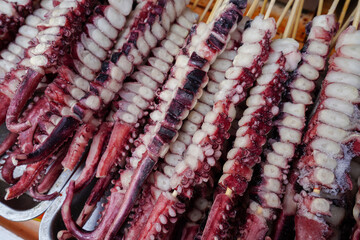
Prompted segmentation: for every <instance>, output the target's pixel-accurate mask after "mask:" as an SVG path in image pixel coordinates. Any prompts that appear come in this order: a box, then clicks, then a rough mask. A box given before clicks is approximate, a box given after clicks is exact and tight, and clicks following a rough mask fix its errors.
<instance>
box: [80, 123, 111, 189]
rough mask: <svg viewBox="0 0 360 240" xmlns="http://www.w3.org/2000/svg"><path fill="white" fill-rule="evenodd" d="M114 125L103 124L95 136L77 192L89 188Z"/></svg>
mask: <svg viewBox="0 0 360 240" xmlns="http://www.w3.org/2000/svg"><path fill="white" fill-rule="evenodd" d="M112 125H113V124H112V123H107V122H105V123H103V124H101V126H100V129H99V131H98V132H97V134H96V135H95V137H94V139H93V141H92V143H91V146H90V150H89V153H88V155H87V158H86V161H85V167H84V168H83V170H82V171H81V175H80V176H79V177H78V178H77V179H76V181H75V191H79V190H80V189H82V188H84V187H85V186H87V185H88V184H89V183H90V181H91V179H92V178H93V176H94V174H95V171H96V168H97V165H98V162H99V161H100V156H101V153H102V152H103V148H104V145H105V144H106V143H107V141H106V139H107V137H108V136H109V135H110V132H111V130H112Z"/></svg>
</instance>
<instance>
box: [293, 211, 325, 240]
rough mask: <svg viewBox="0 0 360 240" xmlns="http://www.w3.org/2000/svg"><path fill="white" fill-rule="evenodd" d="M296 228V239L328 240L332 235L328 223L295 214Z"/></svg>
mask: <svg viewBox="0 0 360 240" xmlns="http://www.w3.org/2000/svg"><path fill="white" fill-rule="evenodd" d="M295 230H296V239H303V240H326V239H328V238H329V237H330V236H331V229H330V228H329V226H328V225H327V224H325V223H321V222H319V221H316V220H312V219H309V218H307V217H304V216H300V215H296V216H295Z"/></svg>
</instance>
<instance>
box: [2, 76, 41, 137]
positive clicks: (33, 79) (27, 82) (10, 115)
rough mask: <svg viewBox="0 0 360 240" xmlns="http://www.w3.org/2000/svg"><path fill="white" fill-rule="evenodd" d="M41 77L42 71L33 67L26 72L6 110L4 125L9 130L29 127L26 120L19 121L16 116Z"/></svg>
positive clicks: (16, 130) (13, 130) (22, 129)
mask: <svg viewBox="0 0 360 240" xmlns="http://www.w3.org/2000/svg"><path fill="white" fill-rule="evenodd" d="M43 77H44V75H43V74H42V73H39V72H37V71H35V70H33V69H29V70H28V71H27V72H26V74H25V77H24V80H23V81H22V82H21V84H20V86H19V87H18V89H17V90H16V93H15V95H14V96H13V98H12V100H11V102H10V105H9V107H8V110H7V114H6V127H7V128H8V129H9V131H11V132H15V133H19V132H22V131H24V130H26V129H28V128H30V127H31V124H30V122H28V121H26V122H23V123H19V121H18V117H19V115H20V114H21V111H22V109H23V108H24V106H25V105H26V103H27V101H28V100H29V99H30V98H31V96H32V95H33V93H34V92H35V90H36V87H37V86H38V84H39V83H40V81H41V79H42V78H43Z"/></svg>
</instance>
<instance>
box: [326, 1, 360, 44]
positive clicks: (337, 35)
mask: <svg viewBox="0 0 360 240" xmlns="http://www.w3.org/2000/svg"><path fill="white" fill-rule="evenodd" d="M357 9H358V7H356V8H355V9H354V11H352V13H351V14H350V16H349V17H348V19H347V20H346V22H345V23H344V24H343V25H342V26H341V28H340V29H339V31H338V32H337V33H336V35H335V37H334V38H333V39H332V42H331V47H330V49H332V48H333V47H334V46H335V43H336V41H337V39H338V38H339V36H340V34H341V33H342V32H343V31H344V30H345V29H346V28H347V27H348V26H349V24H350V22H351V20H352V19H353V17H354V15H355V12H356V10H357Z"/></svg>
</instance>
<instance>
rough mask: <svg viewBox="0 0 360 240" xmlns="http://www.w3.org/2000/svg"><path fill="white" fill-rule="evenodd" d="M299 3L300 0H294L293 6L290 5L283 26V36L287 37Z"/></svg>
mask: <svg viewBox="0 0 360 240" xmlns="http://www.w3.org/2000/svg"><path fill="white" fill-rule="evenodd" d="M299 3H300V0H295V3H294V6H293V7H292V9H291V12H290V17H289V20H288V22H287V24H286V27H285V31H284V35H283V38H287V37H288V36H289V34H290V31H291V28H292V25H293V22H294V18H295V15H296V12H297V8H298V6H299Z"/></svg>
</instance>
